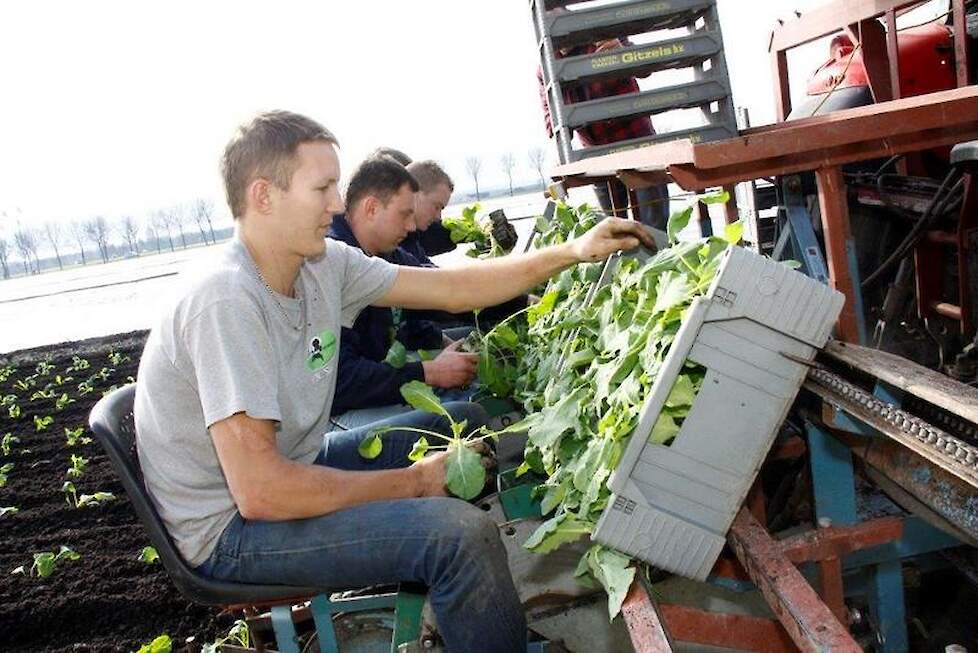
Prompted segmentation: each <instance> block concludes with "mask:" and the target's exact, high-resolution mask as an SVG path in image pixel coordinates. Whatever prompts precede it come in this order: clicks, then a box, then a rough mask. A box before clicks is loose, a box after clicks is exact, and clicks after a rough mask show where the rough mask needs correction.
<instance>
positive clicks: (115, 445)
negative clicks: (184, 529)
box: [88, 384, 324, 606]
mask: <svg viewBox="0 0 978 653" xmlns="http://www.w3.org/2000/svg"><path fill="white" fill-rule="evenodd" d="M135 396H136V385H135V384H130V385H127V386H125V387H122V388H119V389H118V390H114V391H113V392H111V393H109V394H108V395H106V396H104V397H102V399H100V400H99V402H98V403H97V404H95V406H94V408H92V412H91V415H89V419H88V422H89V425H90V426H91V428H92V431H94V433H95V435H96V437H98V440H99V442H100V443H101V444H102V447H103V448H104V449H105V452H106V453H107V454H108V456H109V460H110V461H111V462H112V467H113V468H114V469H115V472H116V474H118V475H119V478H120V479H122V486H123V487H124V488H125V489H126V494H127V495H129V500H130V501H131V502H132V505H133V508H135V509H136V514H137V515H138V516H139V520H140V521H141V522H142V523H143V526H144V527H145V528H146V530H147V531H148V532H149V539H150V542H151V543H152V544H153V546H154V547H155V548H156V551H157V553H159V556H160V559H161V560H162V561H163V567H164V568H165V569H166V571H167V573H169V574H170V578H172V579H173V582H174V584H176V586H177V589H178V590H180V593H181V594H183V595H184V596H185V597H187V598H188V599H190V600H191V601H195V602H197V603H204V604H207V605H222V606H223V605H239V604H264V603H275V602H283V603H285V602H288V599H298V598H306V597H312V596H314V595H316V594H321V593H323V592H324V589H323V588H318V589H317V588H310V587H294V586H289V585H251V584H244V583H228V582H224V581H218V580H212V579H209V578H205V577H204V576H201V575H200V574H198V573H197V572H196V571H194V570H193V569H192V568H191V567H190V566H189V565H188V564H187V563H186V562H184V560H183V558H182V557H181V556H180V553H179V552H178V551H177V548H176V546H174V544H173V540H171V539H170V534H169V533H168V532H167V530H166V527H165V526H164V525H163V520H162V519H160V515H159V513H157V512H156V507H155V506H154V505H153V502H152V501H151V500H150V497H149V493H148V492H147V491H146V488H145V486H144V485H143V479H142V474H141V473H140V469H139V460H138V458H137V456H136V441H135V439H136V426H135V421H134V419H133V401H134V399H135Z"/></svg>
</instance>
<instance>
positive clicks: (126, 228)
mask: <svg viewBox="0 0 978 653" xmlns="http://www.w3.org/2000/svg"><path fill="white" fill-rule="evenodd" d="M119 234H120V235H121V236H122V237H123V238H124V239H125V241H126V244H127V245H129V254H130V256H139V223H137V222H136V218H134V217H132V216H131V215H127V216H125V217H124V218H122V220H121V221H120V222H119Z"/></svg>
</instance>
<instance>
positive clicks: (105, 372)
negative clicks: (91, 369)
mask: <svg viewBox="0 0 978 653" xmlns="http://www.w3.org/2000/svg"><path fill="white" fill-rule="evenodd" d="M113 372H115V370H114V369H112V368H111V367H103V368H102V369H100V370H99V371H98V372H96V373H95V374H93V375H92V378H93V379H101V380H102V381H108V380H109V377H110V376H112V373H113Z"/></svg>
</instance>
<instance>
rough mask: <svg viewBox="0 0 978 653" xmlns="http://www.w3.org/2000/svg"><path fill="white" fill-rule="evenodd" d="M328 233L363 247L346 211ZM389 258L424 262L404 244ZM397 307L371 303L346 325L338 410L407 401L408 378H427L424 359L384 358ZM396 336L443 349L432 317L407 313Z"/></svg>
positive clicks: (412, 343) (335, 409)
mask: <svg viewBox="0 0 978 653" xmlns="http://www.w3.org/2000/svg"><path fill="white" fill-rule="evenodd" d="M329 237H330V238H334V239H336V240H339V241H342V242H344V243H346V244H347V245H350V246H352V247H356V248H358V249H361V250H362V249H363V248H362V247H360V243H358V242H357V239H356V236H354V235H353V230H352V229H351V228H350V224H349V223H348V222H347V221H346V217H345V216H342V215H338V216H336V217H335V218H333V225H332V227H330V230H329ZM384 258H385V259H387V260H388V261H390V262H391V263H395V264H397V265H409V266H414V267H417V266H420V265H421V264H420V263H419V262H418V260H417V259H416V258H414V257H413V256H411V255H410V254H408V253H407V252H406V251H404V250H403V249H401V248H397V249H396V250H394V251H393V252H391V253H390V254H386V255H384ZM395 312H398V313H399V311H398V310H397V309H394V310H392V309H390V308H381V307H376V306H368V307H367V308H365V309H364V310H363V312H361V313H360V315H359V316H358V317H357V319H356V321H355V322H354V323H353V328H352V329H347V328H344V329H343V330H342V333H341V335H340V357H339V369H338V372H337V376H336V396H335V398H334V399H333V407H332V414H333V415H340V414H342V413H345V412H346V411H348V410H352V409H356V408H372V407H375V406H390V405H391V404H400V403H403V402H404V398H403V397H401V392H400V389H401V386H402V385H404V384H405V383H407V382H408V381H414V380H419V381H423V380H424V370H423V368H422V366H421V363H407V364H405V365H404V367H402V368H401V369H396V368H394V367H391V366H390V365H388V364H387V363H385V362H383V361H384V358H386V357H387V351H388V350H389V349H390V346H391V343H392V334H394V332H395V323H394V315H395ZM397 340H399V341H400V342H401V344H403V345H404V346H405V347H407V348H408V349H438V348H440V347H441V346H442V333H441V328H440V327H438V326H437V325H436V324H434V323H433V322H428V321H424V320H415V319H408V320H405V321H404V322H403V323H402V324H400V325H399V328H398V330H397Z"/></svg>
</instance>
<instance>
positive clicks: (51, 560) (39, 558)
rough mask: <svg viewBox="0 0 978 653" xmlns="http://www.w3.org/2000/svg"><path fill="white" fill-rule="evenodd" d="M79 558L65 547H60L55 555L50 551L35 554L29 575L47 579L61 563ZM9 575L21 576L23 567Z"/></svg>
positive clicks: (79, 556)
mask: <svg viewBox="0 0 978 653" xmlns="http://www.w3.org/2000/svg"><path fill="white" fill-rule="evenodd" d="M79 558H81V555H79V554H78V553H75V552H74V551H72V550H71V549H69V548H68V547H66V546H62V547H61V549H60V550H59V551H58V552H57V553H51V552H50V551H42V552H41V553H35V554H34V564H33V565H31V569H30V575H31V576H37V577H39V578H47V577H49V576H51V574H53V573H54V572H55V570H56V569H57V567H58V565H59V564H61V563H62V562H64V561H74V560H78V559H79ZM10 573H12V574H23V573H25V571H24V567H22V566H21V567H17V568H16V569H14V570H13V571H12V572H10Z"/></svg>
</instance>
